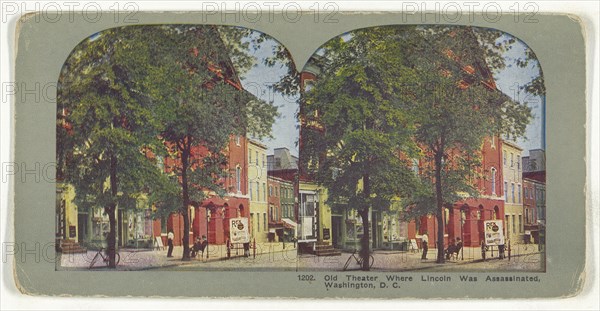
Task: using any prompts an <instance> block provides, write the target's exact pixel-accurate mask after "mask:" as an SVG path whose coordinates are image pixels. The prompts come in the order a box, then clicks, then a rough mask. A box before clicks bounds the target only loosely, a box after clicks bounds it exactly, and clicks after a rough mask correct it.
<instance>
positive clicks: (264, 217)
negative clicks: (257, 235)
mask: <svg viewBox="0 0 600 311" xmlns="http://www.w3.org/2000/svg"><path fill="white" fill-rule="evenodd" d="M263 230H265V231H267V213H263Z"/></svg>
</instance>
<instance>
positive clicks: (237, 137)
mask: <svg viewBox="0 0 600 311" xmlns="http://www.w3.org/2000/svg"><path fill="white" fill-rule="evenodd" d="M235 144H236V145H238V146H239V145H240V136H239V135H236V136H235Z"/></svg>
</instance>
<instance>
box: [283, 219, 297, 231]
mask: <svg viewBox="0 0 600 311" xmlns="http://www.w3.org/2000/svg"><path fill="white" fill-rule="evenodd" d="M281 220H283V225H284V226H285V227H286V228H291V229H295V228H296V227H297V226H298V224H297V223H295V222H294V221H292V220H291V219H288V218H281Z"/></svg>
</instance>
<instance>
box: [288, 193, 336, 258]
mask: <svg viewBox="0 0 600 311" xmlns="http://www.w3.org/2000/svg"><path fill="white" fill-rule="evenodd" d="M298 189H299V191H298V192H299V206H298V232H297V237H298V243H299V244H304V245H306V246H305V247H308V248H310V247H312V248H313V251H316V252H317V254H319V250H318V249H317V247H318V246H323V245H331V242H332V238H333V235H334V234H335V232H334V230H333V229H332V225H331V208H330V207H329V206H328V205H327V204H325V202H326V201H327V189H325V188H323V187H319V186H318V185H317V184H315V183H312V182H307V181H300V183H299V185H298ZM323 250H325V248H324V249H323Z"/></svg>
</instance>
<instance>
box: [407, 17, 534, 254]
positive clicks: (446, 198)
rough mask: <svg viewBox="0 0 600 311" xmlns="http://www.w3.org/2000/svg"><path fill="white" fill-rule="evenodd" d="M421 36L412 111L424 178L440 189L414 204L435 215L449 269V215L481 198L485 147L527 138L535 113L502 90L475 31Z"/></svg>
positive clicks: (439, 30) (444, 30)
mask: <svg viewBox="0 0 600 311" xmlns="http://www.w3.org/2000/svg"><path fill="white" fill-rule="evenodd" d="M417 30H418V33H419V37H420V40H417V41H414V42H415V44H413V45H411V47H410V50H411V55H414V56H415V57H414V58H413V59H412V60H411V61H412V62H413V64H414V66H413V68H415V70H417V71H418V73H419V76H420V79H419V80H418V82H417V83H416V84H415V85H414V89H415V95H414V101H413V104H412V105H411V108H410V109H411V115H413V116H415V118H416V120H417V121H416V122H417V124H418V126H417V128H416V132H415V136H414V137H415V140H416V142H417V143H418V144H419V145H420V146H421V147H422V148H423V155H424V160H425V163H429V164H431V165H427V166H425V167H424V170H423V172H422V176H423V177H424V179H425V180H432V181H433V189H431V190H425V191H423V192H422V193H420V194H419V196H415V197H414V200H413V201H412V202H410V203H411V204H412V205H413V208H414V210H413V212H416V213H420V214H425V213H430V212H433V213H435V215H436V217H437V224H438V228H437V240H438V247H437V248H438V254H437V262H438V263H443V262H444V245H443V240H444V219H443V217H444V208H446V207H447V206H452V205H453V203H454V202H456V201H458V200H460V199H462V198H464V197H463V196H461V195H460V194H461V193H463V194H464V193H466V194H468V195H469V196H472V197H477V196H478V195H479V192H478V190H477V188H476V187H475V185H474V181H475V180H477V178H479V176H477V172H478V171H479V169H480V168H479V166H480V164H481V158H480V151H481V145H482V143H483V141H484V139H485V138H486V137H492V136H497V135H501V134H502V135H506V136H508V137H513V138H514V137H518V136H520V135H522V134H523V133H524V131H525V127H526V126H527V124H528V123H529V120H530V118H531V112H530V109H529V108H528V107H527V106H526V105H522V104H519V103H516V102H514V101H512V100H511V99H510V98H508V97H507V96H506V95H504V94H503V93H502V92H500V91H498V90H497V89H496V87H495V82H494V78H493V76H492V74H491V72H490V69H489V67H488V65H487V62H486V53H485V49H484V47H482V45H481V43H480V42H479V41H478V39H477V37H476V35H475V34H474V32H473V30H472V29H471V28H470V27H427V28H417ZM491 59H492V61H490V63H491V64H495V68H498V67H499V66H503V63H502V62H501V60H499V59H498V58H493V57H492V58H491ZM418 90H422V91H420V92H419V91H418ZM423 90H424V91H423ZM431 203H434V204H431ZM415 207H416V208H415Z"/></svg>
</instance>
